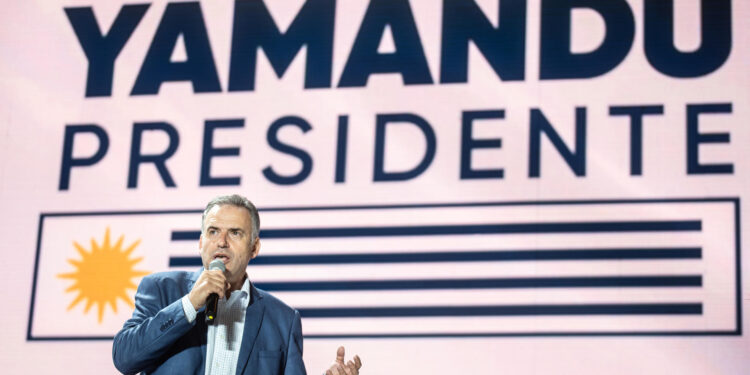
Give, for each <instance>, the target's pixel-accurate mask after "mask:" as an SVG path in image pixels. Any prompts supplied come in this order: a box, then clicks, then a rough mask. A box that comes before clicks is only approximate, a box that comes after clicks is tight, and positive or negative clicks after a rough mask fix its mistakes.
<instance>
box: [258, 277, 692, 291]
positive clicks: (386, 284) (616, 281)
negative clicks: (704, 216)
mask: <svg viewBox="0 0 750 375" xmlns="http://www.w3.org/2000/svg"><path fill="white" fill-rule="evenodd" d="M702 282H703V279H702V277H701V276H698V275H688V276H673V275H669V276H614V277H528V278H526V277H523V278H482V279H420V280H344V281H287V282H258V283H255V285H256V286H257V287H258V288H260V289H264V290H267V291H269V292H322V291H355V290H423V289H496V288H498V289H500V288H502V289H512V288H622V287H699V286H701V285H702Z"/></svg>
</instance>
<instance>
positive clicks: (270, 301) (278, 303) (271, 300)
mask: <svg viewBox="0 0 750 375" xmlns="http://www.w3.org/2000/svg"><path fill="white" fill-rule="evenodd" d="M255 290H256V291H258V296H259V297H260V299H261V301H263V302H262V303H263V304H264V305H265V306H266V308H267V309H270V310H272V311H274V313H276V314H280V315H282V316H284V317H286V318H287V319H292V318H293V317H294V315H296V314H297V310H295V309H294V308H292V307H290V306H289V305H287V304H286V303H284V301H282V300H280V299H278V298H276V297H275V296H274V295H273V294H271V293H268V292H266V291H265V290H263V289H258V288H255Z"/></svg>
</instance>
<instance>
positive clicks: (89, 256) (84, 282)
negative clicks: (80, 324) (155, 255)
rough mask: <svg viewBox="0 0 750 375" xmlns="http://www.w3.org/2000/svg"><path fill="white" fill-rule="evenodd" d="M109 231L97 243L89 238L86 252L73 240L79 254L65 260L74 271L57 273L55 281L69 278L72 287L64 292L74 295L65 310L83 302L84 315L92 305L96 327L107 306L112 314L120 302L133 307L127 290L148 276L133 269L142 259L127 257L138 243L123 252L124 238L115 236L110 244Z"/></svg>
mask: <svg viewBox="0 0 750 375" xmlns="http://www.w3.org/2000/svg"><path fill="white" fill-rule="evenodd" d="M113 238H114V237H113V236H112V235H111V231H110V228H109V227H107V228H106V229H105V231H104V234H103V236H102V238H101V242H97V240H96V239H95V238H91V241H90V244H91V248H90V249H86V248H84V247H83V246H82V245H81V244H80V243H78V242H76V241H73V247H74V248H75V250H76V251H77V253H78V254H79V256H80V257H79V258H78V259H67V261H68V263H69V264H71V265H72V266H73V267H75V271H73V272H66V273H59V274H57V277H58V278H61V279H71V280H73V281H74V282H73V284H72V285H70V286H69V287H67V289H65V292H66V293H71V292H77V293H78V295H77V296H76V297H75V299H74V300H73V302H71V303H70V305H69V306H68V310H71V309H73V308H74V307H75V306H78V305H79V304H80V303H81V302H83V301H85V304H84V306H83V312H84V314H88V312H89V311H90V310H91V308H92V307H93V306H96V311H97V313H96V316H97V321H98V322H99V324H102V322H103V321H104V315H105V312H106V311H107V310H108V308H107V306H109V309H110V310H111V311H112V312H113V313H115V314H116V313H117V312H118V309H117V304H118V301H119V300H122V301H124V302H125V304H127V305H128V306H129V307H130V308H135V305H134V304H133V298H132V297H130V296H129V293H132V292H129V291H130V290H135V289H137V285H136V282H135V281H136V280H134V279H135V278H139V277H142V276H145V275H148V274H149V273H150V272H148V271H143V270H137V269H135V267H136V265H137V264H139V263H141V262H142V261H143V257H142V256H141V257H131V254H132V253H133V251H134V250H135V249H136V248H137V247H138V245H139V244H140V243H141V240H140V239H136V240H135V241H134V242H133V243H131V244H130V245H129V246H128V247H127V249H123V248H122V246H123V243H125V235H120V236H119V237H117V241H116V242H115V243H114V244H113V243H112V239H113Z"/></svg>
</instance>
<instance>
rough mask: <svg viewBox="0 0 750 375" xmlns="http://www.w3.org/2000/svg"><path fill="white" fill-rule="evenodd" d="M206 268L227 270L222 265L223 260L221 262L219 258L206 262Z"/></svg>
mask: <svg viewBox="0 0 750 375" xmlns="http://www.w3.org/2000/svg"><path fill="white" fill-rule="evenodd" d="M208 270H209V271H213V270H221V272H224V271H226V270H227V267H226V266H225V265H224V262H222V261H221V259H214V260H212V261H211V263H209V264H208Z"/></svg>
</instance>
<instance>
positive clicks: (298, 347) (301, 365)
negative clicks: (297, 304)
mask: <svg viewBox="0 0 750 375" xmlns="http://www.w3.org/2000/svg"><path fill="white" fill-rule="evenodd" d="M286 350H287V353H286V363H285V364H284V375H305V374H307V372H306V370H305V362H303V361H302V321H301V319H300V316H299V311H296V310H295V311H294V318H293V321H292V329H291V330H289V340H288V345H287V349H286Z"/></svg>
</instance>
